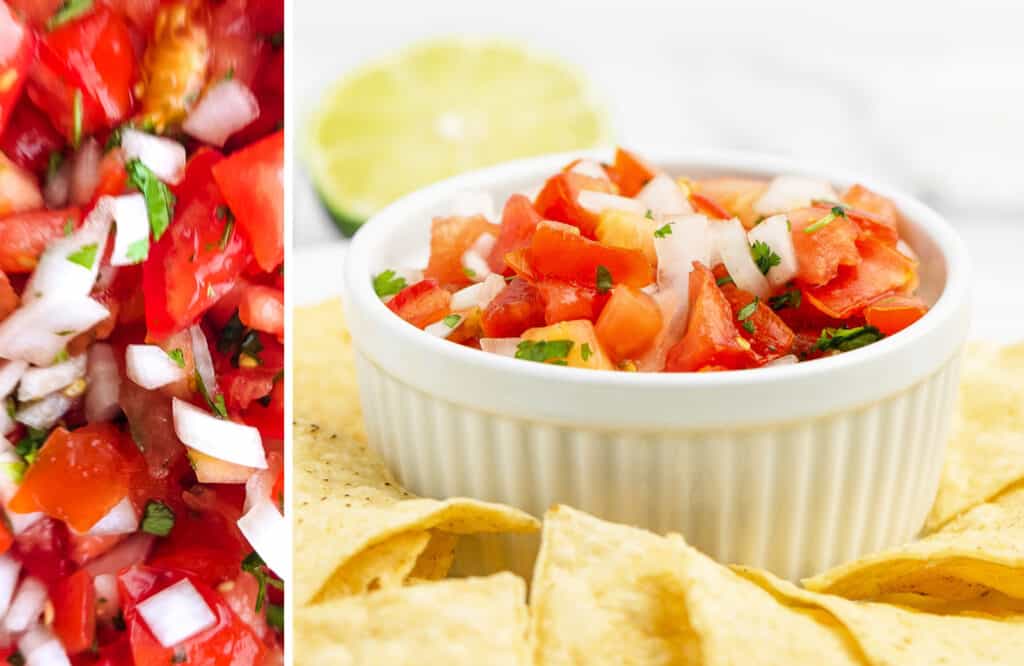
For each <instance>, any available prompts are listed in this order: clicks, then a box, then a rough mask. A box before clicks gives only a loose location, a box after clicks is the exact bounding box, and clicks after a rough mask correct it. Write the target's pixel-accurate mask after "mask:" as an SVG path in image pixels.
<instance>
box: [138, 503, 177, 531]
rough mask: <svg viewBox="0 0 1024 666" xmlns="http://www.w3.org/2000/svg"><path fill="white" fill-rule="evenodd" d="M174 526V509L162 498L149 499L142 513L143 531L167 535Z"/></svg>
mask: <svg viewBox="0 0 1024 666" xmlns="http://www.w3.org/2000/svg"><path fill="white" fill-rule="evenodd" d="M173 528H174V510H173V509H171V507H169V506H167V505H166V504H164V503H163V502H161V501H160V500H149V501H148V502H146V508H145V510H144V511H143V515H142V531H143V532H145V533H146V534H154V535H156V536H162V537H164V536H167V535H168V534H170V533H171V530H172V529H173Z"/></svg>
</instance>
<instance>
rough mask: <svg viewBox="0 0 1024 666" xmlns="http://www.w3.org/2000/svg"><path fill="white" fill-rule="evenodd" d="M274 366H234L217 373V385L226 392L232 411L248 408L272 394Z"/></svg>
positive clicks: (227, 402) (226, 399) (226, 401)
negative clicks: (226, 370)
mask: <svg viewBox="0 0 1024 666" xmlns="http://www.w3.org/2000/svg"><path fill="white" fill-rule="evenodd" d="M278 372H279V371H278V370H275V369H273V368H264V367H258V368H232V369H231V370H229V371H228V372H221V373H219V374H218V375H217V385H218V386H219V387H220V390H221V393H223V394H224V401H225V403H226V404H227V408H228V410H230V411H236V410H237V411H241V410H243V409H247V408H248V407H249V404H250V403H252V402H255V401H256V400H259V399H260V398H264V397H266V396H269V395H270V392H271V391H273V390H274V377H275V376H276V375H277V373H278Z"/></svg>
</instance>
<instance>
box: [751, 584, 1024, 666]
mask: <svg viewBox="0 0 1024 666" xmlns="http://www.w3.org/2000/svg"><path fill="white" fill-rule="evenodd" d="M734 570H735V571H736V572H737V573H739V574H740V575H742V576H743V577H745V578H747V579H748V580H750V581H753V582H754V583H757V584H758V585H759V586H761V587H762V588H763V589H765V590H767V591H768V592H770V593H771V594H773V595H774V596H775V597H776V598H777V599H778V600H779V601H780V602H782V603H784V604H787V605H788V606H790V607H792V608H802V609H806V608H816V609H819V610H824V611H826V612H828V613H830V614H831V615H832V616H833V617H834V618H835V619H837V620H839V622H841V623H842V624H843V626H845V627H846V629H847V630H848V631H849V632H850V635H851V636H852V638H853V639H854V640H855V641H856V642H857V645H858V646H859V647H860V649H861V650H862V652H863V654H864V655H865V657H866V659H867V662H866V663H868V664H878V665H879V666H881V665H883V664H884V665H886V666H891V665H899V664H951V665H952V664H956V665H957V666H982V665H984V666H1002V665H1005V666H1019V664H1020V663H1021V655H1022V654H1024V622H1022V620H1021V619H1020V618H1017V619H1016V621H1008V620H1003V619H997V618H989V617H970V616H961V615H932V614H930V613H921V612H918V611H914V610H908V609H906V608H901V607H899V606H890V605H888V604H880V603H872V602H865V601H850V600H849V599H844V598H842V597H837V596H834V595H831V594H819V593H817V592H811V591H809V590H802V589H800V588H798V587H797V586H795V585H793V584H792V583H789V582H787V581H784V580H781V579H779V578H776V577H775V576H773V575H772V574H770V573H768V572H765V571H760V570H757V569H750V568H746V567H734ZM809 663H829V662H827V661H821V662H809Z"/></svg>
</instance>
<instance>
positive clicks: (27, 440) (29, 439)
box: [14, 427, 50, 465]
mask: <svg viewBox="0 0 1024 666" xmlns="http://www.w3.org/2000/svg"><path fill="white" fill-rule="evenodd" d="M49 436H50V431H49V430H39V429H37V428H31V427H30V428H29V429H28V431H27V432H26V433H25V435H24V436H23V437H22V438H21V439H19V440H18V443H17V444H15V445H14V451H15V453H17V454H18V455H19V456H21V458H22V460H24V461H25V462H26V463H28V464H29V465H31V464H32V463H34V462H35V461H36V457H38V455H39V449H41V448H43V444H45V443H46V439H47V438H48V437H49Z"/></svg>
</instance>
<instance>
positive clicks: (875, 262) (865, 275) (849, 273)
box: [804, 238, 917, 319]
mask: <svg viewBox="0 0 1024 666" xmlns="http://www.w3.org/2000/svg"><path fill="white" fill-rule="evenodd" d="M858 246H859V248H860V253H861V257H862V260H861V262H860V263H859V264H857V265H856V266H847V267H844V268H842V269H841V270H840V272H839V275H838V276H837V277H836V279H834V280H832V281H831V282H829V283H828V284H825V285H822V286H820V287H813V288H810V289H807V290H806V291H805V292H804V295H805V297H806V298H807V300H808V301H809V302H810V303H811V304H812V305H813V306H814V307H815V308H817V309H818V310H819V311H820V312H822V313H824V314H825V315H827V316H829V317H834V318H836V319H847V318H848V317H852V316H855V315H858V314H860V313H861V312H862V311H863V310H864V308H866V307H867V306H868V305H870V304H871V303H873V302H874V301H877V300H878V299H880V298H882V297H883V296H887V295H890V294H893V293H896V292H898V291H900V290H901V289H903V288H905V287H906V286H907V285H908V284H912V283H913V282H914V281H915V280H916V279H917V273H916V271H915V268H914V262H913V261H911V260H910V259H908V258H907V257H905V256H903V255H902V254H901V253H899V252H897V251H896V250H895V249H893V248H891V247H889V246H888V245H886V244H884V243H881V242H879V241H877V240H874V239H873V238H865V239H863V240H862V241H861V242H860V243H859V244H858Z"/></svg>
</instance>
